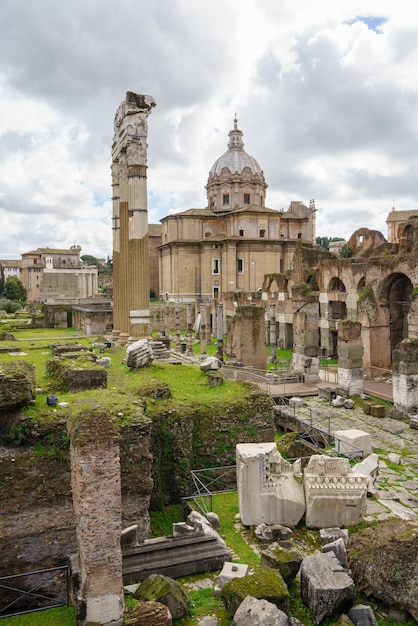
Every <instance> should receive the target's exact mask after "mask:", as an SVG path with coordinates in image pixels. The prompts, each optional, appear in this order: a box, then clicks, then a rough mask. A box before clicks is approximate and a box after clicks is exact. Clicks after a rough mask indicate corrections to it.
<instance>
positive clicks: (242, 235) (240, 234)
mask: <svg viewBox="0 0 418 626" xmlns="http://www.w3.org/2000/svg"><path fill="white" fill-rule="evenodd" d="M239 236H240V237H244V229H243V228H240V229H239Z"/></svg>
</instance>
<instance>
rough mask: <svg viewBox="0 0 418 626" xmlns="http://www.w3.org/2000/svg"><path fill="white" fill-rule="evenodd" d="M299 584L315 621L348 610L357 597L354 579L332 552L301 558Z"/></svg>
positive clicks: (318, 621) (320, 620)
mask: <svg viewBox="0 0 418 626" xmlns="http://www.w3.org/2000/svg"><path fill="white" fill-rule="evenodd" d="M300 587H301V589H300V592H301V598H302V600H303V602H304V603H305V604H306V605H307V606H308V608H309V612H310V615H311V619H312V621H313V623H314V624H320V623H321V622H322V620H323V619H325V618H326V617H331V616H337V615H340V614H341V613H344V612H346V611H347V610H349V609H350V608H351V605H352V604H353V601H354V598H355V586H354V581H353V579H352V578H351V577H350V576H349V575H348V574H347V573H346V572H345V571H344V569H343V568H342V567H341V565H340V564H339V563H338V560H337V557H336V556H335V554H334V553H333V552H327V553H323V554H314V555H312V556H308V557H306V558H305V559H304V560H303V561H302V565H301V568H300Z"/></svg>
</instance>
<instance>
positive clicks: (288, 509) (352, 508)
mask: <svg viewBox="0 0 418 626" xmlns="http://www.w3.org/2000/svg"><path fill="white" fill-rule="evenodd" d="M363 434H364V433H363ZM345 445H348V446H350V445H351V444H349V443H346V444H345ZM351 447H352V446H351ZM350 451H351V450H350ZM367 484H368V476H366V475H364V474H363V473H359V472H356V471H355V467H354V470H352V469H351V467H350V465H349V462H348V459H347V458H337V457H329V456H326V455H312V456H311V457H310V459H309V462H308V465H307V467H306V469H305V470H304V472H303V474H302V466H301V461H300V459H299V460H298V461H296V462H295V463H294V464H293V465H292V464H291V463H289V462H288V461H285V460H284V459H283V458H282V456H281V454H280V453H279V452H278V451H277V447H276V444H275V443H274V442H269V443H259V444H238V445H237V490H238V501H239V510H240V516H241V520H242V523H243V524H244V525H245V526H254V525H257V524H263V523H264V524H284V525H286V526H291V527H294V526H296V525H297V524H298V523H299V521H300V520H301V519H302V517H303V515H305V524H306V526H307V527H309V528H326V527H329V526H337V527H343V526H352V525H353V524H358V523H359V522H360V521H361V520H362V518H363V516H364V514H365V510H366V497H367Z"/></svg>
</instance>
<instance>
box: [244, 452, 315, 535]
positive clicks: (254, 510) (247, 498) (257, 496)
mask: <svg viewBox="0 0 418 626" xmlns="http://www.w3.org/2000/svg"><path fill="white" fill-rule="evenodd" d="M236 459H237V489H238V501H239V510H240V515H241V520H242V523H243V524H244V525H245V526H257V525H258V524H262V523H265V524H284V525H286V526H296V525H297V524H298V522H299V521H300V520H301V518H302V517H303V514H304V512H305V497H304V492H303V484H302V473H301V465H300V462H296V463H295V464H294V465H291V464H290V463H289V462H288V461H286V460H284V459H283V458H282V456H281V454H280V453H279V452H278V450H277V447H276V444H275V443H274V441H273V442H268V443H241V444H238V445H237V447H236Z"/></svg>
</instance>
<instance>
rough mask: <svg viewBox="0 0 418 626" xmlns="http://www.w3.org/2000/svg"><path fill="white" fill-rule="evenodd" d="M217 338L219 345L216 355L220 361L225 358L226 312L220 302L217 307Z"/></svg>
mask: <svg viewBox="0 0 418 626" xmlns="http://www.w3.org/2000/svg"><path fill="white" fill-rule="evenodd" d="M216 339H217V340H218V344H217V345H218V347H217V351H216V356H217V358H218V359H219V360H220V361H223V360H224V314H223V304H222V302H220V303H219V304H218V306H217V307H216Z"/></svg>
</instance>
